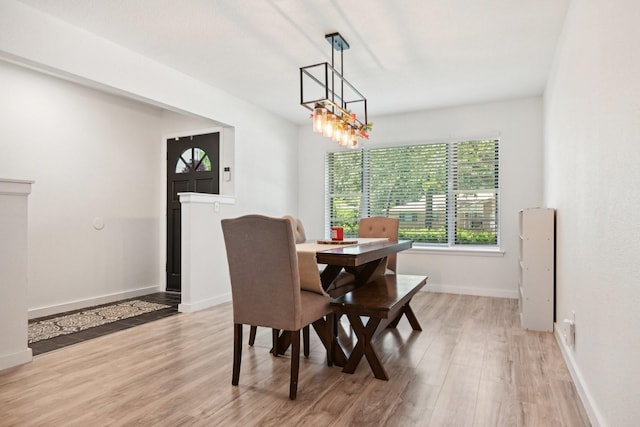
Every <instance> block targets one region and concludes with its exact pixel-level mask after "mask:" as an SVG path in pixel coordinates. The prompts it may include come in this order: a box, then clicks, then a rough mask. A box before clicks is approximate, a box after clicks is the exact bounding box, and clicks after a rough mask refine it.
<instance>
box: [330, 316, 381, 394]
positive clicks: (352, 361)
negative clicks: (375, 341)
mask: <svg viewBox="0 0 640 427" xmlns="http://www.w3.org/2000/svg"><path fill="white" fill-rule="evenodd" d="M347 317H348V318H349V321H350V322H351V327H352V328H353V331H354V332H355V333H356V336H357V337H358V342H357V344H356V346H355V348H354V349H353V351H352V352H351V355H350V356H349V359H348V360H347V363H346V364H345V365H344V369H342V372H345V373H347V374H353V373H354V372H355V370H356V368H357V367H358V364H359V363H360V360H361V359H362V356H365V357H366V358H367V361H368V362H369V366H370V367H371V370H372V371H373V375H374V376H375V377H376V378H378V379H380V380H385V381H386V380H389V376H388V375H387V372H386V371H385V370H384V367H383V366H382V363H381V362H380V359H379V358H378V355H377V354H376V352H375V350H374V349H373V347H372V345H371V340H372V338H373V335H374V334H375V332H376V329H378V325H379V324H380V321H381V320H382V319H381V318H379V317H371V318H369V321H368V322H367V325H366V326H365V325H364V324H363V323H362V320H361V319H360V316H356V315H352V314H347Z"/></svg>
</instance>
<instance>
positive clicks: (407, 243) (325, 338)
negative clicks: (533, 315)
mask: <svg viewBox="0 0 640 427" xmlns="http://www.w3.org/2000/svg"><path fill="white" fill-rule="evenodd" d="M412 244H413V242H412V241H411V240H392V239H388V238H355V239H344V240H343V241H340V242H335V241H328V240H326V241H325V240H316V241H307V242H304V243H298V244H297V245H296V251H297V255H298V269H299V273H300V287H301V289H304V290H306V291H311V292H317V293H319V294H323V295H330V296H331V298H332V299H334V298H336V297H340V296H342V295H344V294H346V293H347V292H349V291H351V290H353V289H355V288H357V287H361V286H365V285H366V284H367V283H369V282H374V281H375V280H376V279H379V278H380V277H384V275H385V269H386V264H387V257H388V256H389V255H391V254H394V253H397V252H400V251H403V250H406V249H410V248H411V247H412ZM341 274H343V275H350V276H348V277H349V280H348V281H346V283H345V286H341V287H339V288H333V289H331V287H332V285H333V284H334V282H335V281H336V280H337V279H338V278H339V276H340V275H341ZM313 327H314V329H315V331H316V332H317V334H318V336H319V337H320V340H321V341H322V343H323V345H324V346H325V347H326V348H329V345H331V346H332V348H333V352H332V355H333V363H335V364H336V365H337V366H341V367H344V366H345V364H346V363H347V359H348V358H347V357H346V355H345V353H344V351H343V349H342V348H341V347H340V345H339V344H338V343H337V340H336V336H335V332H336V330H335V328H334V327H330V325H328V324H325V323H323V322H315V323H314V324H313ZM287 337H288V334H282V335H281V336H280V337H279V339H278V342H277V348H276V349H274V350H275V352H276V353H275V354H283V353H284V352H285V351H286V349H287V348H288V346H289V345H290V342H289V339H288V338H287ZM330 341H333V343H332V344H331V343H330Z"/></svg>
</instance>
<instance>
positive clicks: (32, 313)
mask: <svg viewBox="0 0 640 427" xmlns="http://www.w3.org/2000/svg"><path fill="white" fill-rule="evenodd" d="M163 290H164V289H162V288H161V287H160V285H156V286H148V287H146V288H139V289H134V290H129V291H123V292H116V293H113V294H109V295H102V296H99V297H95V298H86V299H83V300H76V301H71V302H66V303H62V304H56V305H50V306H47V307H38V308H30V309H29V311H28V313H29V319H36V318H38V317H43V316H51V315H52V314H58V313H64V312H66V311H72V310H78V309H81V308H85V307H92V306H94V305H100V304H108V303H110V302H114V301H119V300H123V299H127V298H135V297H139V296H140V295H148V294H153V293H155V292H162V291H163Z"/></svg>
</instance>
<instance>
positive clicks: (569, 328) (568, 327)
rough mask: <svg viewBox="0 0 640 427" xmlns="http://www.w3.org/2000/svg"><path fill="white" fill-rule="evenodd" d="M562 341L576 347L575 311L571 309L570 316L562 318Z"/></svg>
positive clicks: (573, 347)
mask: <svg viewBox="0 0 640 427" xmlns="http://www.w3.org/2000/svg"><path fill="white" fill-rule="evenodd" d="M564 343H565V344H566V345H567V346H569V347H571V348H572V349H575V348H576V312H575V311H571V318H570V319H564Z"/></svg>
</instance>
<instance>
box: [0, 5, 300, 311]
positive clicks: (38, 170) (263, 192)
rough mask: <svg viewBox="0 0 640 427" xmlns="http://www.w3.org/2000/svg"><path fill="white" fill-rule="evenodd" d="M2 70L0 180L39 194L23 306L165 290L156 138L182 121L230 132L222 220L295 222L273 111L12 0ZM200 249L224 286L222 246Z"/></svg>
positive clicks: (2, 34)
mask: <svg viewBox="0 0 640 427" xmlns="http://www.w3.org/2000/svg"><path fill="white" fill-rule="evenodd" d="M0 59H5V60H7V61H11V62H13V63H16V64H18V65H20V67H16V66H13V65H9V64H7V63H4V62H1V63H0V72H1V73H2V79H1V80H0V84H1V85H2V93H3V96H2V97H0V105H1V106H2V110H1V111H2V114H3V120H2V121H1V122H0V134H2V135H3V138H2V140H1V142H0V150H1V155H0V175H2V176H10V177H12V178H22V179H34V180H37V181H38V185H39V187H38V188H37V189H35V188H34V190H35V191H34V193H35V194H33V195H32V199H30V201H32V202H33V205H31V207H32V208H31V210H30V224H29V227H30V233H31V234H30V245H31V247H30V252H29V253H30V259H29V272H30V277H29V299H30V308H32V309H35V308H40V307H50V306H62V305H64V304H66V303H71V302H73V301H77V300H82V301H85V300H88V299H92V298H93V299H95V298H100V297H103V296H104V295H106V294H110V293H113V292H124V291H127V290H131V289H132V287H138V288H148V287H149V286H158V285H161V284H162V283H163V278H162V275H163V271H164V253H163V252H164V251H162V250H158V248H160V247H161V246H162V245H163V244H164V242H163V240H162V239H163V237H162V236H163V234H162V233H163V231H162V230H163V227H164V215H165V212H164V189H163V187H164V182H165V177H164V161H165V160H164V153H163V152H162V150H163V140H162V136H163V135H165V134H166V133H172V132H178V131H181V130H183V129H181V128H184V130H187V131H188V130H193V129H190V128H191V127H192V126H194V123H193V120H196V119H194V118H201V119H197V120H196V122H200V120H201V123H207V124H208V126H207V127H211V125H212V124H213V125H215V124H216V123H225V124H226V125H228V126H232V127H234V128H235V132H234V134H235V143H234V145H235V153H234V156H232V157H233V158H234V163H235V171H233V176H234V184H235V196H236V204H235V205H234V206H222V207H221V212H220V213H219V215H220V218H222V217H225V216H236V215H240V214H244V213H264V214H271V215H283V214H285V213H293V214H295V213H296V208H297V200H296V194H297V180H296V177H297V172H298V170H297V163H296V159H297V144H296V141H295V137H296V130H297V128H296V126H294V125H292V124H291V123H289V122H287V121H285V120H283V119H281V118H278V117H277V116H275V115H274V114H272V113H269V112H266V111H264V110H262V109H260V108H258V107H255V106H253V105H251V104H249V103H247V102H245V101H242V100H240V99H237V98H234V97H232V96H230V95H229V94H227V93H225V92H224V91H223V90H220V89H217V88H213V87H211V86H207V85H205V84H203V83H201V82H199V81H197V80H195V79H193V78H191V77H189V76H186V75H184V74H180V73H178V72H177V71H175V70H173V69H171V68H169V67H166V66H163V65H161V64H159V63H156V62H153V61H151V60H149V59H147V58H144V57H142V56H140V55H137V54H136V53H134V52H132V51H129V50H127V49H125V48H122V47H120V46H118V45H115V44H113V43H111V42H109V41H107V40H104V39H101V38H99V37H96V36H94V35H92V34H89V33H87V32H85V31H83V30H80V29H78V28H75V27H72V26H70V25H68V24H66V23H64V22H62V21H59V20H56V19H54V18H51V17H49V16H47V15H45V14H42V13H40V12H38V11H35V10H33V9H31V8H29V7H27V6H25V5H23V4H21V3H18V2H14V1H11V0H6V1H2V2H1V3H0ZM221 60H222V59H221ZM22 67H29V68H33V69H35V70H36V71H38V72H32V71H28V70H26V69H24V68H22ZM41 72H46V73H48V74H53V75H55V76H60V77H62V78H64V79H67V80H70V81H72V82H74V83H79V84H82V85H83V87H81V86H79V85H77V84H74V83H68V82H64V81H60V80H58V79H56V78H52V77H49V76H46V75H44V74H40V73H41ZM84 86H89V87H92V88H95V89H99V90H100V91H101V92H99V91H96V90H93V89H87V88H86V87H84ZM102 92H106V93H102ZM107 93H111V94H115V95H118V96H113V95H108V94H107ZM133 100H137V101H143V102H144V104H143V103H139V102H134V101H133ZM169 111H174V112H179V113H184V114H189V115H190V116H191V117H189V118H188V119H184V120H183V119H182V118H176V116H175V115H173V114H174V113H170V112H169ZM214 120H215V122H214ZM176 123H179V125H176ZM274 164H276V165H277V164H282V165H287V166H286V167H280V168H276V167H273V166H274ZM291 165H293V166H291ZM98 216H100V217H104V218H105V227H104V229H103V230H102V231H100V232H98V231H97V230H94V229H93V228H92V222H93V219H94V218H95V217H98ZM212 244H213V245H214V246H215V253H216V256H215V257H214V259H212V276H211V280H212V282H216V283H226V284H227V285H228V274H227V264H226V255H225V252H224V245H223V244H222V242H221V241H220V242H212ZM151 247H154V250H153V252H152V251H151V250H150V248H151ZM225 293H228V292H225Z"/></svg>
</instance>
